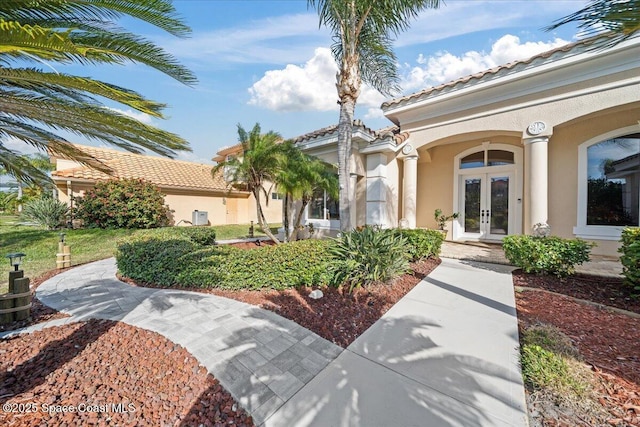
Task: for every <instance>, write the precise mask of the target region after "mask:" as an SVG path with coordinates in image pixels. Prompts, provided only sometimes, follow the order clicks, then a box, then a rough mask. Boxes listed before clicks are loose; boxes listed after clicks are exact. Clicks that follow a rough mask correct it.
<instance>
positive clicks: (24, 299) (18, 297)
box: [13, 277, 31, 320]
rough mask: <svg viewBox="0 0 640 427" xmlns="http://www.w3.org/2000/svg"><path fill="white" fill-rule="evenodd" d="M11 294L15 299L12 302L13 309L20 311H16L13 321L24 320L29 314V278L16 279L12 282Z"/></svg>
mask: <svg viewBox="0 0 640 427" xmlns="http://www.w3.org/2000/svg"><path fill="white" fill-rule="evenodd" d="M13 293H14V294H15V299H14V300H13V304H14V307H15V308H16V309H20V308H22V309H21V310H18V311H16V312H15V313H14V314H15V317H14V320H25V319H28V318H29V315H30V314H31V291H30V290H29V278H28V277H23V278H20V279H16V280H15V282H13Z"/></svg>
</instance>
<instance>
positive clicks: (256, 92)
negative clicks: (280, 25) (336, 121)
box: [249, 48, 385, 111]
mask: <svg viewBox="0 0 640 427" xmlns="http://www.w3.org/2000/svg"><path fill="white" fill-rule="evenodd" d="M337 71H338V66H337V65H336V62H335V61H334V59H333V56H332V55H331V51H330V50H329V49H327V48H317V49H316V50H315V52H314V55H313V58H311V59H310V60H308V61H307V62H306V63H305V64H304V65H302V66H298V65H292V64H289V65H287V66H286V67H285V68H284V69H280V70H271V71H267V72H266V73H265V74H264V76H263V77H262V78H261V79H260V80H258V81H257V82H255V83H254V84H253V86H251V88H249V94H250V95H251V99H250V100H249V104H250V105H255V106H260V107H263V108H267V109H269V110H275V111H337V110H338V108H339V106H338V103H337V101H338V95H337V93H336V86H335V82H336V73H337ZM384 99H385V98H384V97H383V96H382V95H381V94H380V93H378V92H377V91H375V90H373V89H371V88H370V87H368V86H366V85H363V86H362V90H361V93H360V97H359V98H358V105H361V106H365V107H367V106H368V107H375V108H377V107H379V106H380V104H382V102H383V101H384Z"/></svg>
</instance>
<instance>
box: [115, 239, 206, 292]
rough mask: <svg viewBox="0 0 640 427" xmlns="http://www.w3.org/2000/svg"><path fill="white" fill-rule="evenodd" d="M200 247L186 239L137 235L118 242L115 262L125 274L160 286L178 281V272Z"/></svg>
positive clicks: (187, 264)
mask: <svg viewBox="0 0 640 427" xmlns="http://www.w3.org/2000/svg"><path fill="white" fill-rule="evenodd" d="M198 249H200V247H199V246H198V245H197V244H195V243H193V242H192V241H190V240H189V239H187V238H184V237H182V238H181V237H179V236H176V237H175V238H171V239H163V238H156V237H151V236H141V237H140V238H133V239H129V240H127V241H125V242H122V243H120V244H119V245H118V247H117V250H116V263H117V265H118V271H119V272H120V273H121V274H122V275H123V276H125V277H129V278H131V279H134V280H138V281H142V282H147V283H153V284H156V285H160V286H172V285H176V284H178V281H177V278H178V275H179V273H180V272H181V271H182V270H183V269H185V268H189V264H190V262H191V261H193V253H194V252H196V250H198Z"/></svg>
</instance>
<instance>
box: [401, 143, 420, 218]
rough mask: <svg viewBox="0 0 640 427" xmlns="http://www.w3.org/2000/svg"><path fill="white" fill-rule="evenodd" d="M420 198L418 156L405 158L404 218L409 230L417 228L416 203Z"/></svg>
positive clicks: (403, 184)
mask: <svg viewBox="0 0 640 427" xmlns="http://www.w3.org/2000/svg"><path fill="white" fill-rule="evenodd" d="M417 197H418V156H416V155H412V156H409V157H405V158H404V176H403V178H402V217H403V218H404V219H406V220H407V222H408V226H409V228H416V202H417Z"/></svg>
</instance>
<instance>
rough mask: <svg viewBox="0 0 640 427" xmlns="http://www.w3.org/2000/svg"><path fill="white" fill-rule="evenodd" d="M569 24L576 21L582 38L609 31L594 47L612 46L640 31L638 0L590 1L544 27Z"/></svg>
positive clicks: (634, 35)
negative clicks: (607, 35)
mask: <svg viewBox="0 0 640 427" xmlns="http://www.w3.org/2000/svg"><path fill="white" fill-rule="evenodd" d="M569 23H574V24H578V28H580V29H581V30H582V35H583V36H585V37H591V36H598V35H601V34H603V33H608V34H609V37H603V38H602V39H600V40H599V41H598V42H597V43H596V46H598V47H611V46H613V45H616V44H618V43H620V42H622V41H624V40H626V39H629V38H632V37H636V36H637V35H638V34H640V0H592V1H591V2H590V3H589V4H587V6H585V7H584V8H582V9H580V10H579V11H577V12H574V13H572V14H570V15H568V16H565V17H564V18H561V19H559V20H558V21H556V23H555V24H553V25H551V26H549V27H547V28H545V29H546V30H547V31H552V30H555V29H556V28H558V27H560V26H562V25H566V24H569Z"/></svg>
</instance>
